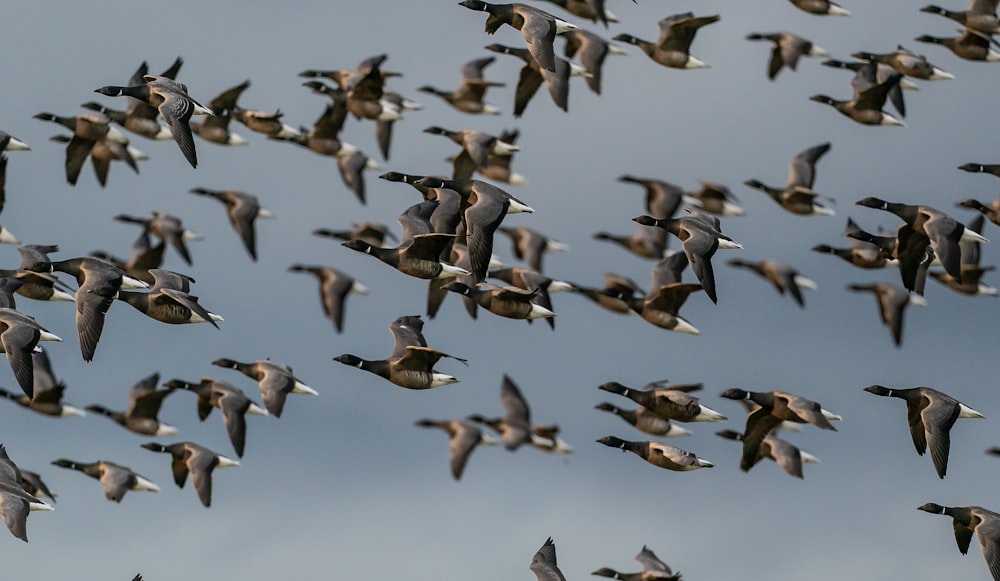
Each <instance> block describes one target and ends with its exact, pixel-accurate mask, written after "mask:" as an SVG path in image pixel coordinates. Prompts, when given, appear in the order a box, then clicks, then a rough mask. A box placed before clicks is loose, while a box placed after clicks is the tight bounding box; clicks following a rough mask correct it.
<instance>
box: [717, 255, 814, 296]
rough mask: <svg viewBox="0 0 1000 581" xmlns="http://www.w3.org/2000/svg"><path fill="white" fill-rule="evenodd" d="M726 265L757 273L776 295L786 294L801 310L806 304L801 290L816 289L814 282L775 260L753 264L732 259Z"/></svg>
mask: <svg viewBox="0 0 1000 581" xmlns="http://www.w3.org/2000/svg"><path fill="white" fill-rule="evenodd" d="M727 264H728V265H729V266H734V267H737V268H745V269H747V270H750V271H751V272H755V273H757V274H758V275H760V276H761V277H763V278H764V280H766V281H767V282H769V283H771V285H772V286H774V288H775V290H777V291H778V294H780V295H783V294H785V293H786V292H787V293H788V294H789V295H791V297H792V298H793V299H795V302H796V303H798V305H799V306H800V307H803V308H804V307H805V306H806V303H805V300H804V299H803V297H802V289H809V290H816V288H817V285H816V282H815V281H813V280H811V279H808V278H806V277H804V276H802V275H801V274H799V272H798V271H797V270H796V269H795V268H794V267H792V266H790V265H787V264H784V263H781V262H778V261H775V260H761V261H759V262H754V261H750V260H740V259H738V258H733V259H731V260H729V262H727Z"/></svg>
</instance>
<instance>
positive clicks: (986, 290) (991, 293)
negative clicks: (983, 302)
mask: <svg viewBox="0 0 1000 581" xmlns="http://www.w3.org/2000/svg"><path fill="white" fill-rule="evenodd" d="M976 294H977V295H982V296H987V297H995V296H997V289H996V287H992V286H990V285H988V284H985V283H982V282H981V283H979V286H977V287H976Z"/></svg>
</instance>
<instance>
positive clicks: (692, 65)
mask: <svg viewBox="0 0 1000 581" xmlns="http://www.w3.org/2000/svg"><path fill="white" fill-rule="evenodd" d="M684 68H685V69H708V68H711V66H709V64H708V63H706V62H705V61H702V60H698V59H696V58H694V57H693V56H691V55H688V60H687V62H685V63H684Z"/></svg>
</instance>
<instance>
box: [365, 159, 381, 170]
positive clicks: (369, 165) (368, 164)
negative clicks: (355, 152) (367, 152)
mask: <svg viewBox="0 0 1000 581" xmlns="http://www.w3.org/2000/svg"><path fill="white" fill-rule="evenodd" d="M364 169H371V170H376V169H382V166H380V165H379V164H378V162H377V161H375V160H374V159H372V158H370V157H369V158H368V159H366V160H365V167H364Z"/></svg>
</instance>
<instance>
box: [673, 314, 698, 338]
mask: <svg viewBox="0 0 1000 581" xmlns="http://www.w3.org/2000/svg"><path fill="white" fill-rule="evenodd" d="M670 330H671V331H676V332H677V333H687V334H688V335H701V331H699V330H698V329H696V328H695V326H694V325H692V324H691V323H688V322H687V321H685V320H684V319H682V318H680V317H677V324H676V325H674V328H673V329H670Z"/></svg>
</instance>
